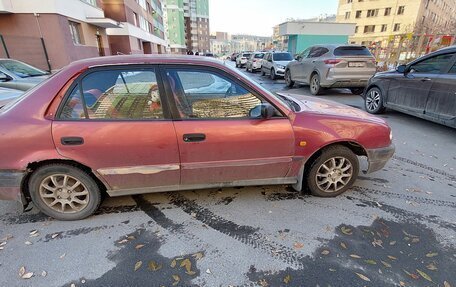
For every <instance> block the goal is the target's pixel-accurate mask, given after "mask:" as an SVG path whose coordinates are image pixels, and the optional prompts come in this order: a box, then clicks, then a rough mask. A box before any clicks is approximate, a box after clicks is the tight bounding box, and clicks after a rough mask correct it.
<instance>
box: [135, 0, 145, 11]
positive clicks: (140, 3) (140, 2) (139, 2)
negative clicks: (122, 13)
mask: <svg viewBox="0 0 456 287" xmlns="http://www.w3.org/2000/svg"><path fill="white" fill-rule="evenodd" d="M136 2H138V4H139V6H141V7H142V8H143V9H144V10H147V4H146V0H136Z"/></svg>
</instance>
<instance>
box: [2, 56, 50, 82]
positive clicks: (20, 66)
mask: <svg viewBox="0 0 456 287" xmlns="http://www.w3.org/2000/svg"><path fill="white" fill-rule="evenodd" d="M0 66H1V67H2V68H4V69H6V70H8V71H10V72H11V73H13V74H15V75H16V76H18V77H21V78H28V77H37V76H44V75H47V74H48V73H47V72H45V71H43V70H40V69H37V68H35V67H32V66H30V65H27V64H25V63H22V62H19V61H15V60H2V61H0Z"/></svg>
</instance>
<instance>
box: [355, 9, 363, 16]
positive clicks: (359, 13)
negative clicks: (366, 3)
mask: <svg viewBox="0 0 456 287" xmlns="http://www.w3.org/2000/svg"><path fill="white" fill-rule="evenodd" d="M362 13H363V11H361V10H358V11H356V18H361V14H362Z"/></svg>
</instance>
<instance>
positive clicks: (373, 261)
mask: <svg viewBox="0 0 456 287" xmlns="http://www.w3.org/2000/svg"><path fill="white" fill-rule="evenodd" d="M364 262H366V263H367V264H370V265H377V262H375V260H372V259H368V260H364Z"/></svg>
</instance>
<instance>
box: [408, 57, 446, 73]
mask: <svg viewBox="0 0 456 287" xmlns="http://www.w3.org/2000/svg"><path fill="white" fill-rule="evenodd" d="M453 56H454V53H453V54H444V55H439V56H435V57H432V58H429V59H426V60H423V61H421V62H418V63H416V64H414V65H412V66H410V73H414V74H420V73H426V74H439V73H440V71H441V70H442V69H443V68H444V67H445V66H447V65H448V61H450V60H451V58H452V57H453Z"/></svg>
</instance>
